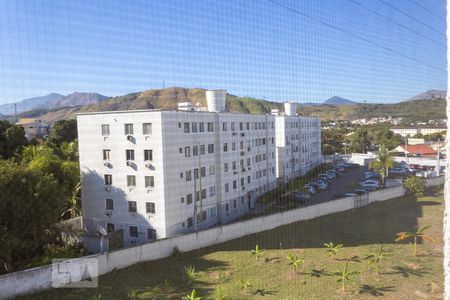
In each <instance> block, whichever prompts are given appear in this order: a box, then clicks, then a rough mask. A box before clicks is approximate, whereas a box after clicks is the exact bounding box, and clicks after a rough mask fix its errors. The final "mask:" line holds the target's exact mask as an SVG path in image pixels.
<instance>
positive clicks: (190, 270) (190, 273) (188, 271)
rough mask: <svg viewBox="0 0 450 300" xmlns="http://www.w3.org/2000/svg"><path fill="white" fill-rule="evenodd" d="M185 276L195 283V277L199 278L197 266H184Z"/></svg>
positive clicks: (187, 279) (189, 281) (188, 280)
mask: <svg viewBox="0 0 450 300" xmlns="http://www.w3.org/2000/svg"><path fill="white" fill-rule="evenodd" d="M184 277H185V279H186V281H187V282H188V283H193V282H194V281H195V278H197V273H196V272H195V267H194V266H186V267H184Z"/></svg>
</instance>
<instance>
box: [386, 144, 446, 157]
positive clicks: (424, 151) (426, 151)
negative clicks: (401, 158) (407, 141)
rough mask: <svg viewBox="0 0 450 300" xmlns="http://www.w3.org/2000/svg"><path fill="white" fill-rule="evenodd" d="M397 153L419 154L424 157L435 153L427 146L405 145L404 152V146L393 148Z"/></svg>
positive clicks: (435, 152)
mask: <svg viewBox="0 0 450 300" xmlns="http://www.w3.org/2000/svg"><path fill="white" fill-rule="evenodd" d="M394 150H396V151H397V152H406V153H407V154H421V155H424V156H431V155H436V154H437V151H436V150H434V149H433V148H431V147H430V145H427V144H417V145H407V146H406V151H405V145H400V146H398V147H397V148H395V149H394Z"/></svg>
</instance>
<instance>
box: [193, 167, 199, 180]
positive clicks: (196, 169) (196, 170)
mask: <svg viewBox="0 0 450 300" xmlns="http://www.w3.org/2000/svg"><path fill="white" fill-rule="evenodd" d="M194 179H198V168H195V169H194Z"/></svg>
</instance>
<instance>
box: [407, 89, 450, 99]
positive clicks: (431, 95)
mask: <svg viewBox="0 0 450 300" xmlns="http://www.w3.org/2000/svg"><path fill="white" fill-rule="evenodd" d="M446 96H447V91H442V90H429V91H426V92H425V93H422V94H419V95H416V96H414V97H412V98H411V99H409V100H407V101H414V100H429V99H438V98H440V99H445V97H446Z"/></svg>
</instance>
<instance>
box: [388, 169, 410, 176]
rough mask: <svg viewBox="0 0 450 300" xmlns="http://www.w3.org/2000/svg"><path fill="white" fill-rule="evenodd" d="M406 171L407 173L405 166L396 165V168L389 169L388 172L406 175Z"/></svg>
mask: <svg viewBox="0 0 450 300" xmlns="http://www.w3.org/2000/svg"><path fill="white" fill-rule="evenodd" d="M407 173H408V170H406V169H405V168H400V167H396V168H392V169H389V174H392V175H406V174H407Z"/></svg>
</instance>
